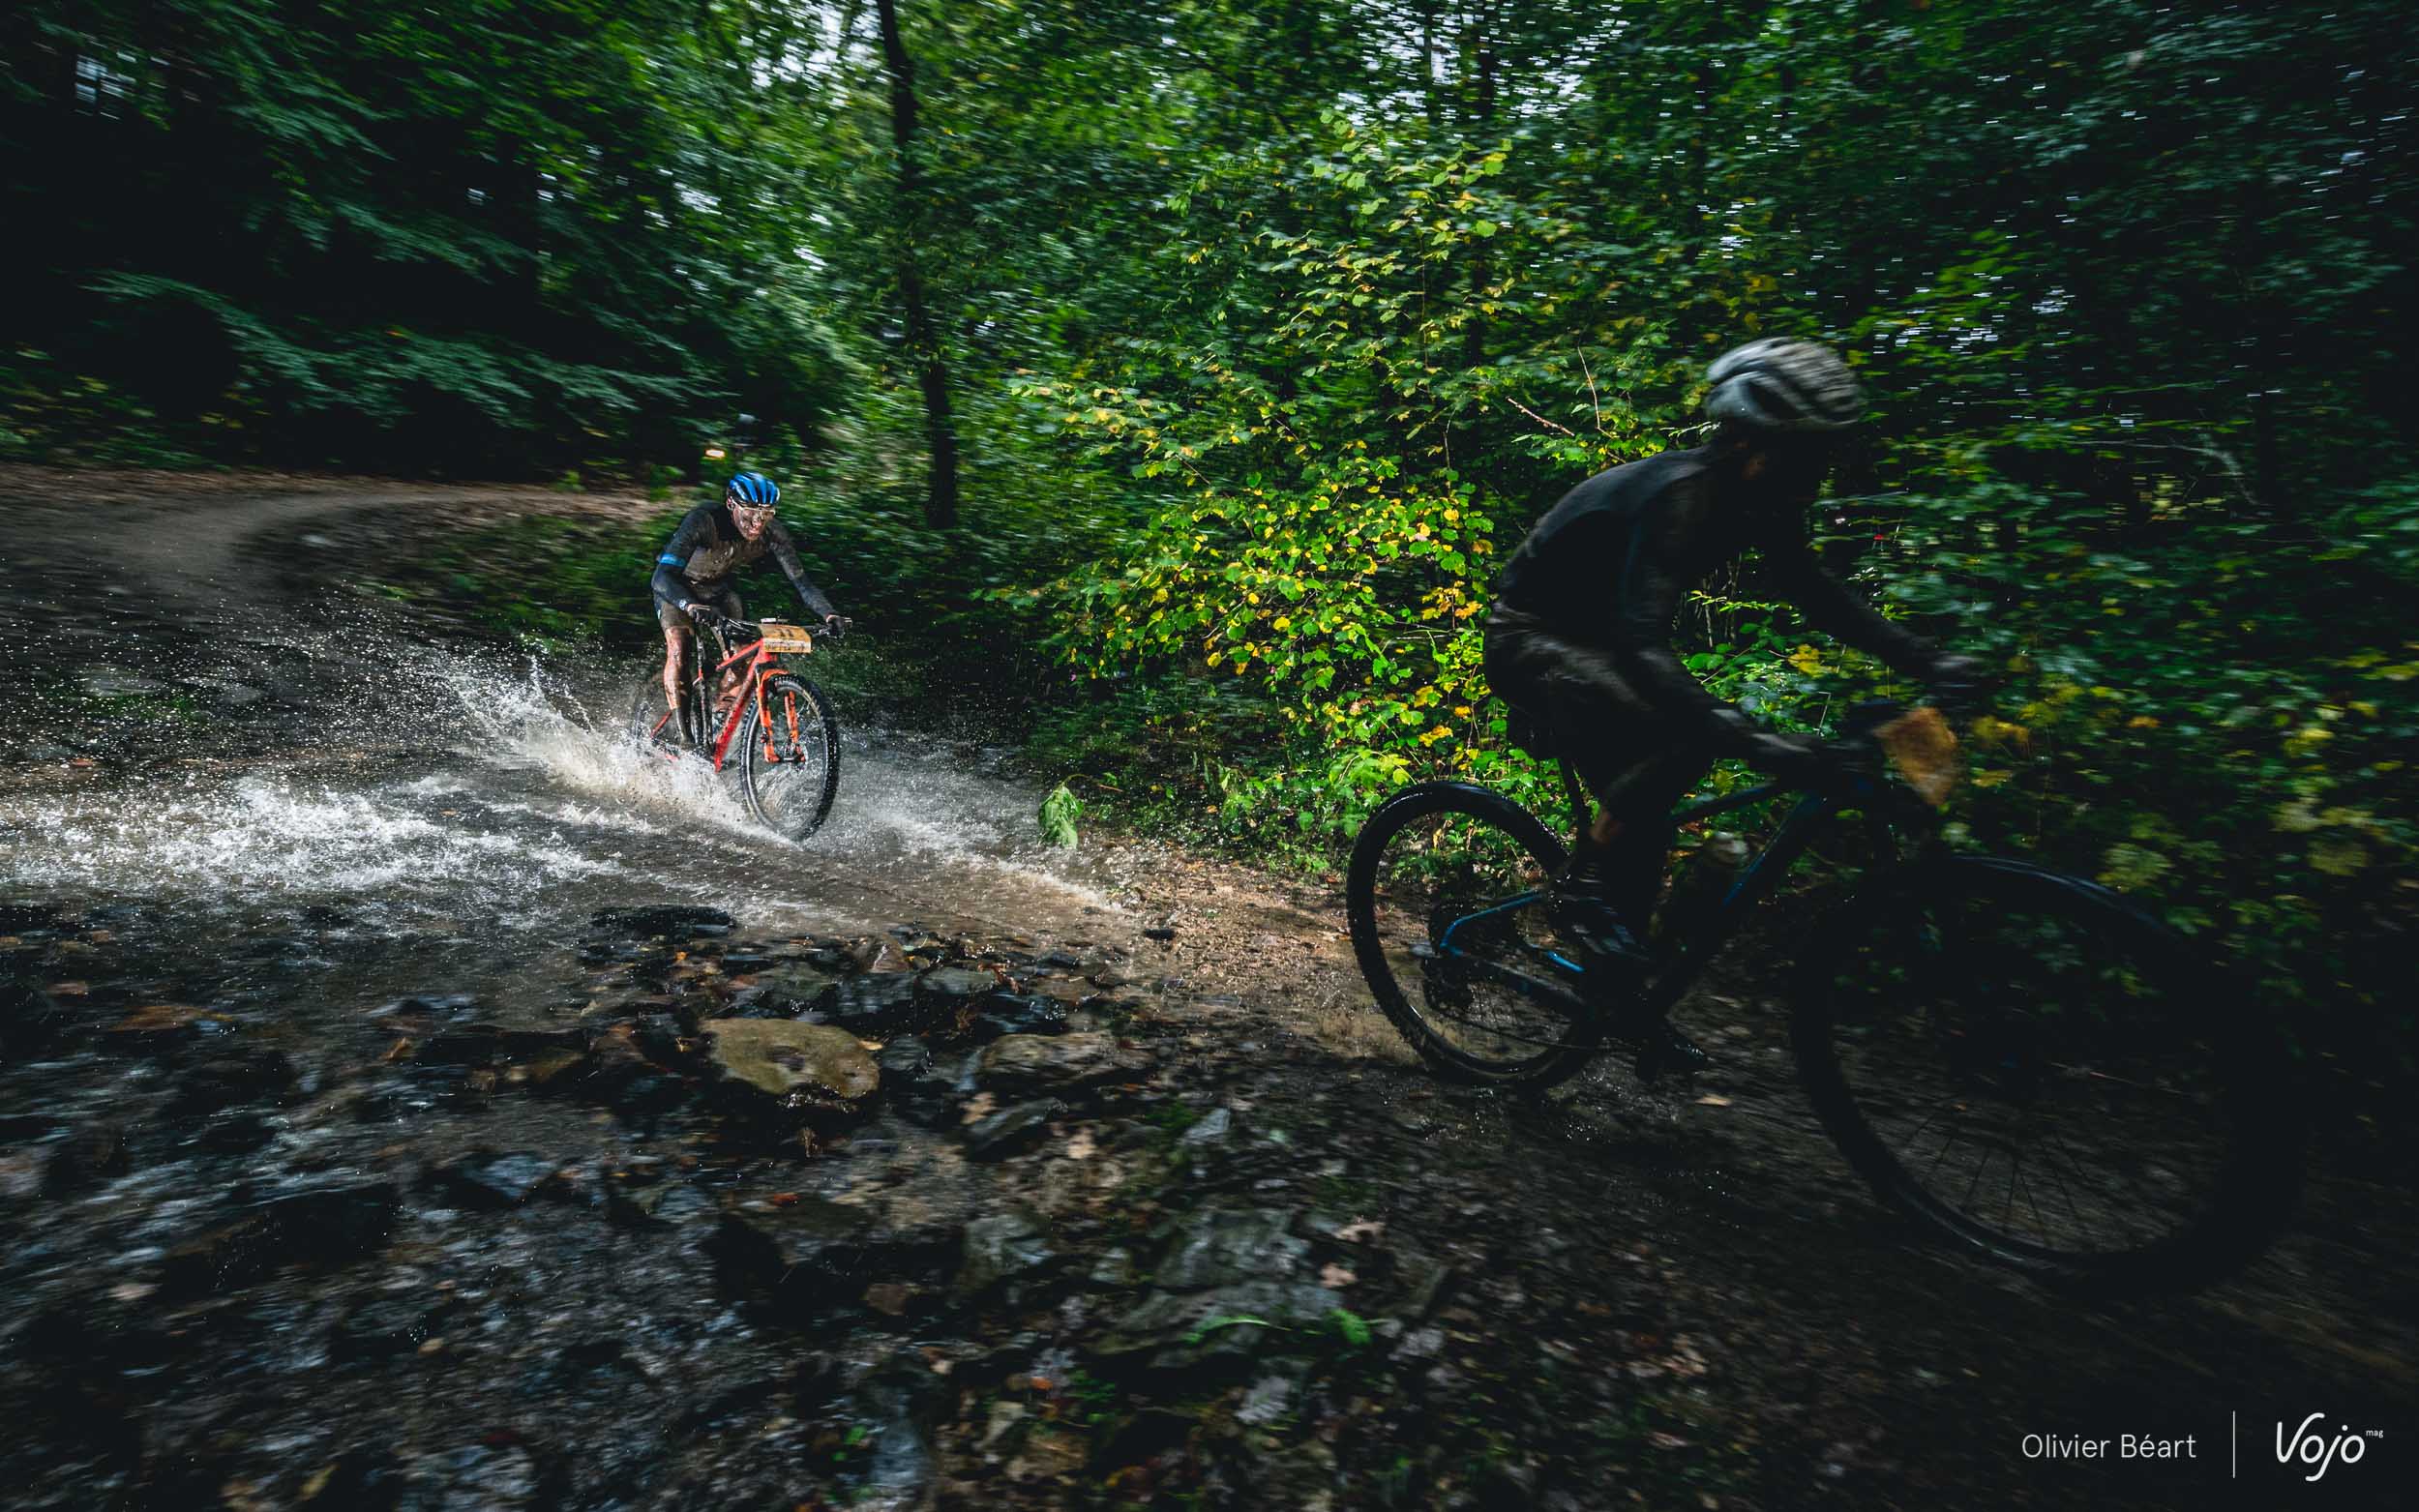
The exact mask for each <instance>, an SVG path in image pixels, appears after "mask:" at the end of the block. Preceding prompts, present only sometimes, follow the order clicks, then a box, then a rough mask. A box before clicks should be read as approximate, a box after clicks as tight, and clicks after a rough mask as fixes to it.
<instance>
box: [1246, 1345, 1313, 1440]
mask: <svg viewBox="0 0 2419 1512" xmlns="http://www.w3.org/2000/svg"><path fill="white" fill-rule="evenodd" d="M1308 1373H1309V1365H1308V1362H1307V1361H1302V1360H1289V1361H1283V1362H1280V1368H1279V1369H1278V1370H1276V1371H1275V1372H1273V1373H1272V1374H1269V1375H1267V1376H1263V1377H1261V1378H1260V1379H1258V1380H1255V1381H1253V1382H1252V1384H1251V1389H1250V1390H1248V1391H1246V1392H1244V1393H1243V1400H1242V1403H1241V1405H1239V1407H1237V1408H1235V1420H1236V1421H1237V1422H1239V1423H1248V1424H1250V1425H1251V1426H1252V1427H1254V1428H1266V1427H1268V1426H1269V1424H1270V1423H1273V1422H1275V1421H1276V1420H1277V1419H1278V1418H1280V1417H1283V1416H1284V1415H1285V1414H1286V1413H1287V1412H1289V1411H1291V1410H1293V1407H1294V1399H1295V1397H1296V1395H1297V1394H1298V1393H1299V1391H1300V1390H1301V1383H1302V1379H1303V1377H1304V1376H1306V1375H1307V1374H1308Z"/></svg>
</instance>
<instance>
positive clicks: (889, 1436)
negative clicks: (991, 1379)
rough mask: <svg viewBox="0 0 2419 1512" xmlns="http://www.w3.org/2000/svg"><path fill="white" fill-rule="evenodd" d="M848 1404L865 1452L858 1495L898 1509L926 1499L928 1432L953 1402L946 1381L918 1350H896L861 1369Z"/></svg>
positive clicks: (934, 1465) (930, 1468)
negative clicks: (868, 1368) (862, 1432)
mask: <svg viewBox="0 0 2419 1512" xmlns="http://www.w3.org/2000/svg"><path fill="white" fill-rule="evenodd" d="M851 1403H852V1407H853V1410H852V1412H851V1415H852V1416H853V1417H855V1419H856V1420H857V1422H858V1423H859V1424H861V1425H862V1426H863V1427H864V1428H865V1429H866V1431H867V1433H866V1438H867V1440H868V1447H869V1450H870V1452H869V1453H868V1454H867V1456H866V1460H865V1469H864V1480H863V1485H862V1490H861V1496H862V1497H864V1498H865V1499H868V1500H881V1501H886V1502H887V1503H888V1504H890V1505H892V1506H899V1507H905V1506H911V1505H915V1504H917V1503H919V1502H921V1501H923V1500H924V1499H925V1498H927V1497H929V1495H930V1493H931V1489H932V1483H933V1477H934V1475H935V1474H936V1473H937V1472H938V1469H939V1464H938V1461H937V1458H936V1456H935V1454H934V1451H933V1433H934V1430H936V1429H937V1428H939V1427H940V1426H941V1422H942V1421H943V1420H944V1419H945V1418H946V1417H947V1416H948V1415H949V1412H950V1409H951V1408H953V1407H954V1406H955V1403H956V1393H955V1391H954V1390H952V1389H951V1387H950V1385H949V1383H948V1381H947V1380H946V1379H944V1378H942V1377H940V1376H937V1375H935V1374H933V1370H932V1366H931V1365H930V1363H929V1362H927V1361H926V1360H925V1358H924V1356H923V1355H922V1354H921V1353H919V1352H917V1351H915V1350H913V1349H902V1350H900V1351H899V1352H898V1353H897V1354H894V1355H892V1356H890V1357H889V1358H888V1359H886V1360H884V1361H882V1362H881V1364H880V1365H878V1366H876V1367H875V1368H874V1369H873V1370H871V1371H869V1372H867V1373H866V1376H865V1379H863V1380H861V1381H860V1382H858V1384H857V1387H856V1390H855V1391H854V1392H853V1393H852V1394H851Z"/></svg>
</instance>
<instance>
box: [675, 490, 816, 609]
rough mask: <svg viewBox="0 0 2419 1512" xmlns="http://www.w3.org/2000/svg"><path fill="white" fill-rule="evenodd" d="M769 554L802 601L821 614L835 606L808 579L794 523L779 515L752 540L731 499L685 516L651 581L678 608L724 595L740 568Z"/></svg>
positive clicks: (681, 519) (706, 505)
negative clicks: (741, 527)
mask: <svg viewBox="0 0 2419 1512" xmlns="http://www.w3.org/2000/svg"><path fill="white" fill-rule="evenodd" d="M767 554H770V555H771V556H772V558H773V560H774V561H776V562H778V563H779V564H780V566H781V571H782V576H784V577H786V578H789V579H790V585H791V587H793V588H795V589H797V590H798V601H799V602H800V603H802V604H804V605H805V606H806V609H807V612H808V613H809V614H812V615H813V616H814V617H815V618H817V619H821V618H822V617H823V616H824V615H826V614H829V613H831V612H832V608H831V601H830V600H828V599H826V598H824V597H823V595H822V590H821V589H819V588H817V587H816V586H815V584H814V583H812V582H810V581H808V580H807V576H806V567H805V564H804V563H802V562H800V561H799V560H798V548H797V544H796V543H795V542H794V541H792V540H791V538H790V529H789V527H788V526H786V525H784V524H783V523H782V522H781V521H780V520H778V519H774V520H771V521H769V522H767V523H766V525H765V526H764V533H763V534H762V535H760V536H758V537H757V538H756V539H755V540H753V541H751V540H749V539H748V538H747V537H745V536H743V535H741V534H740V533H739V527H738V525H737V523H736V522H735V521H733V520H732V518H731V510H730V507H729V506H728V505H721V504H701V505H699V506H698V507H697V508H696V509H693V510H691V511H689V513H687V514H686V515H683V516H681V517H680V524H679V527H678V528H677V529H675V530H673V531H672V542H671V544H670V545H668V546H666V547H665V548H664V549H663V552H662V553H661V554H660V555H658V556H657V557H656V558H655V578H654V581H653V582H652V584H651V585H650V586H651V587H652V588H653V590H654V594H655V600H656V602H657V603H659V604H663V605H666V606H668V607H670V608H673V609H678V608H680V606H681V605H682V604H683V603H684V602H693V601H696V600H701V599H704V600H711V599H714V598H717V597H719V596H720V595H722V594H723V593H724V592H726V591H727V590H728V589H729V588H730V587H731V579H732V575H733V574H734V573H736V572H737V571H738V570H739V569H740V568H742V567H745V566H747V565H748V564H749V563H751V562H756V561H761V560H762V559H763V557H764V556H766V555H767Z"/></svg>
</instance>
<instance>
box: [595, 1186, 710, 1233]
mask: <svg viewBox="0 0 2419 1512" xmlns="http://www.w3.org/2000/svg"><path fill="white" fill-rule="evenodd" d="M721 1211H722V1209H721V1207H720V1206H719V1205H718V1204H717V1203H716V1202H715V1201H714V1198H713V1194H711V1193H709V1192H706V1191H704V1190H702V1188H699V1187H695V1186H692V1185H690V1184H689V1183H688V1182H685V1181H673V1182H667V1183H665V1184H664V1185H661V1186H653V1187H642V1188H640V1189H639V1190H637V1191H622V1190H616V1191H614V1192H612V1194H611V1195H609V1196H608V1197H607V1198H606V1201H605V1216H606V1218H607V1220H608V1221H609V1222H612V1223H614V1224H618V1225H620V1226H621V1227H622V1228H625V1229H672V1228H677V1227H679V1226H681V1225H683V1224H692V1223H699V1222H702V1221H704V1220H706V1219H710V1218H715V1217H718V1216H719V1215H720V1213H721Z"/></svg>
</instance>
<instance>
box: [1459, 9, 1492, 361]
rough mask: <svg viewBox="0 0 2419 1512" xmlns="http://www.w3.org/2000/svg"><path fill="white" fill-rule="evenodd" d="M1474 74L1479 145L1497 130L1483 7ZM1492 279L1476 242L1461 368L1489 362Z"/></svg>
mask: <svg viewBox="0 0 2419 1512" xmlns="http://www.w3.org/2000/svg"><path fill="white" fill-rule="evenodd" d="M1470 37H1471V60H1470V61H1471V73H1472V75H1473V76H1474V77H1475V79H1476V80H1477V84H1478V88H1477V89H1476V91H1475V92H1474V94H1473V96H1472V99H1471V107H1470V125H1471V130H1470V138H1471V140H1472V142H1473V143H1474V144H1476V145H1480V146H1483V145H1485V141H1484V138H1485V137H1486V136H1487V135H1489V134H1490V133H1493V132H1494V130H1495V11H1494V8H1493V7H1492V6H1481V7H1480V8H1479V9H1478V13H1477V14H1476V15H1474V16H1472V18H1471V25H1470ZM1492 277H1493V270H1492V268H1491V266H1490V265H1489V263H1488V260H1487V255H1486V244H1485V243H1484V242H1477V243H1474V244H1473V246H1472V249H1471V256H1470V323H1469V324H1468V325H1466V326H1464V327H1462V352H1461V357H1462V366H1464V367H1466V368H1476V367H1479V366H1481V365H1482V364H1484V363H1485V361H1486V314H1485V311H1484V308H1483V307H1484V305H1485V303H1486V287H1487V282H1488V281H1489V280H1490V279H1491V278H1492Z"/></svg>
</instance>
